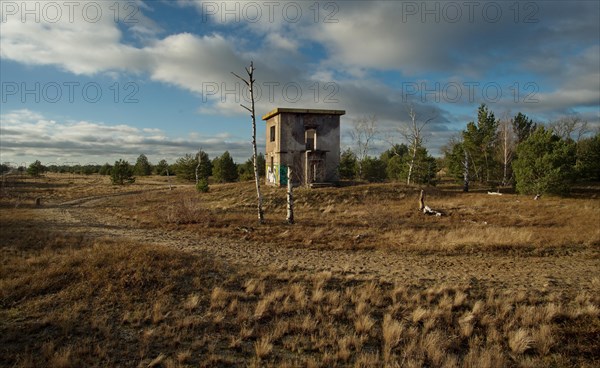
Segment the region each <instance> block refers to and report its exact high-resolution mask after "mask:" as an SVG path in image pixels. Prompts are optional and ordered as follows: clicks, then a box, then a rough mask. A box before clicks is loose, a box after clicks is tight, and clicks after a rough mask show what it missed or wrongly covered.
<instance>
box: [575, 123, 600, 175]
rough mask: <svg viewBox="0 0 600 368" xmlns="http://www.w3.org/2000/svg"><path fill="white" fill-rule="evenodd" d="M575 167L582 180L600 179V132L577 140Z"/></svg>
mask: <svg viewBox="0 0 600 368" xmlns="http://www.w3.org/2000/svg"><path fill="white" fill-rule="evenodd" d="M575 169H576V171H577V177H578V178H579V179H581V180H600V133H598V134H596V135H595V136H593V137H591V138H586V139H582V140H580V141H579V142H577V163H576V164H575Z"/></svg>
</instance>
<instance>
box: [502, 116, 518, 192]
mask: <svg viewBox="0 0 600 368" xmlns="http://www.w3.org/2000/svg"><path fill="white" fill-rule="evenodd" d="M512 125H513V124H512V120H511V119H509V118H508V115H506V116H505V118H504V119H502V120H501V121H500V125H499V128H500V153H501V161H502V169H503V170H502V186H503V187H504V186H507V185H508V184H509V183H510V181H511V177H509V170H510V166H511V162H512V158H513V152H514V145H515V134H514V131H513V129H512ZM511 176H512V175H511Z"/></svg>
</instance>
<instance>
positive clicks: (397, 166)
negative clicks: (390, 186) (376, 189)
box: [382, 152, 408, 181]
mask: <svg viewBox="0 0 600 368" xmlns="http://www.w3.org/2000/svg"><path fill="white" fill-rule="evenodd" d="M384 154H385V152H384ZM407 155H408V152H407V153H405V154H404V155H402V156H398V155H393V156H392V157H391V158H389V159H387V165H386V169H385V172H386V175H387V178H388V179H390V180H402V181H405V180H406V177H407V176H408V163H407V162H406V159H407V158H408V156H407ZM382 156H383V154H382ZM382 161H383V159H382Z"/></svg>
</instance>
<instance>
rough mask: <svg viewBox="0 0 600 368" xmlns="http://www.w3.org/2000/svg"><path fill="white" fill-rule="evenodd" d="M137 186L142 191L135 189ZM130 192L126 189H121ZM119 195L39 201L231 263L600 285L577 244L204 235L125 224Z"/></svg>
mask: <svg viewBox="0 0 600 368" xmlns="http://www.w3.org/2000/svg"><path fill="white" fill-rule="evenodd" d="M130 194H135V193H130ZM121 195H122V194H121ZM112 197H114V195H112V196H95V197H88V198H81V199H77V200H73V201H69V202H65V203H62V204H61V205H59V206H56V207H48V208H42V209H39V213H40V215H41V216H42V217H44V218H45V219H46V221H47V222H48V225H49V226H50V227H51V228H54V229H60V230H63V231H65V232H79V233H85V234H87V235H89V236H92V237H96V236H98V237H111V238H112V237H117V238H119V237H122V238H128V239H131V240H135V241H140V242H145V243H154V244H160V245H164V246H168V247H175V248H177V249H181V250H183V251H186V252H195V251H206V252H208V253H209V254H214V256H215V257H217V258H219V259H221V260H223V261H225V262H228V263H231V264H243V265H251V266H254V267H268V268H274V269H285V270H288V271H304V272H307V271H308V272H311V273H317V272H322V271H331V272H332V273H334V274H336V275H339V276H352V277H358V278H365V279H369V278H378V279H381V280H385V281H391V282H394V281H398V282H406V283H409V284H429V283H434V282H435V283H443V282H445V283H448V284H452V285H458V284H461V285H467V284H468V285H471V286H476V285H477V284H479V283H482V284H485V285H487V286H497V287H499V288H504V287H510V288H516V289H523V290H525V289H532V288H534V289H538V290H548V291H551V290H559V289H561V290H571V291H574V292H578V291H590V292H594V293H595V292H598V291H600V290H599V289H600V277H599V275H600V272H599V271H600V267H599V263H600V262H599V259H598V253H597V252H593V251H590V250H587V251H577V252H573V253H572V254H570V255H559V256H554V255H553V256H543V257H536V256H519V255H514V256H513V255H504V254H499V253H498V252H493V253H491V254H485V253H482V252H480V253H475V254H468V255H453V256H446V255H435V254H433V255H419V254H414V253H410V252H408V253H407V252H391V251H389V250H381V249H375V250H364V249H363V250H321V249H307V248H306V247H304V246H302V247H298V248H293V247H278V246H277V245H275V244H259V243H255V242H248V241H244V240H239V239H231V238H228V239H225V238H215V237H204V236H202V235H201V234H192V233H190V232H183V231H178V232H171V233H165V232H164V231H163V230H160V229H142V228H135V227H131V226H126V225H124V224H121V223H119V222H118V220H116V219H115V218H113V217H112V216H110V215H109V214H107V213H103V212H102V210H101V208H102V207H103V206H104V205H109V202H110V201H111V199H112Z"/></svg>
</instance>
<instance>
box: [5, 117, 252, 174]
mask: <svg viewBox="0 0 600 368" xmlns="http://www.w3.org/2000/svg"><path fill="white" fill-rule="evenodd" d="M0 125H1V128H0V136H1V137H2V139H1V143H2V161H3V162H6V161H8V162H16V163H20V162H22V161H24V160H25V161H27V162H30V161H33V160H36V159H39V160H41V161H43V162H50V161H57V160H59V159H62V160H69V161H73V162H79V163H85V162H96V163H99V162H106V161H114V160H117V159H119V158H124V159H128V160H135V158H136V157H137V156H138V155H140V154H142V153H143V154H145V155H147V156H148V158H150V159H151V160H153V161H156V162H158V161H159V160H161V159H167V160H168V161H169V162H174V161H175V159H177V158H178V157H181V156H183V155H184V154H186V153H193V152H196V151H197V150H198V149H200V148H201V149H203V150H204V151H206V152H207V153H208V154H209V155H210V156H211V157H216V156H218V155H221V154H222V153H223V152H224V151H226V150H228V151H230V153H231V154H232V155H233V157H234V158H235V159H236V160H238V161H243V160H245V159H246V158H247V157H249V155H250V144H249V142H246V141H244V140H239V139H236V138H235V137H232V136H231V135H230V134H229V133H226V132H224V133H219V134H216V135H214V136H207V135H204V134H201V133H198V132H191V133H190V134H189V136H188V137H186V138H181V137H171V136H169V135H168V134H166V133H165V132H164V131H162V130H160V129H144V128H141V129H140V128H137V127H134V126H131V125H126V124H120V125H109V124H104V123H100V122H89V121H56V120H52V119H48V118H46V117H44V116H43V115H42V114H40V113H37V112H34V111H30V110H26V109H24V110H14V111H10V112H7V113H3V114H1V115H0Z"/></svg>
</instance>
